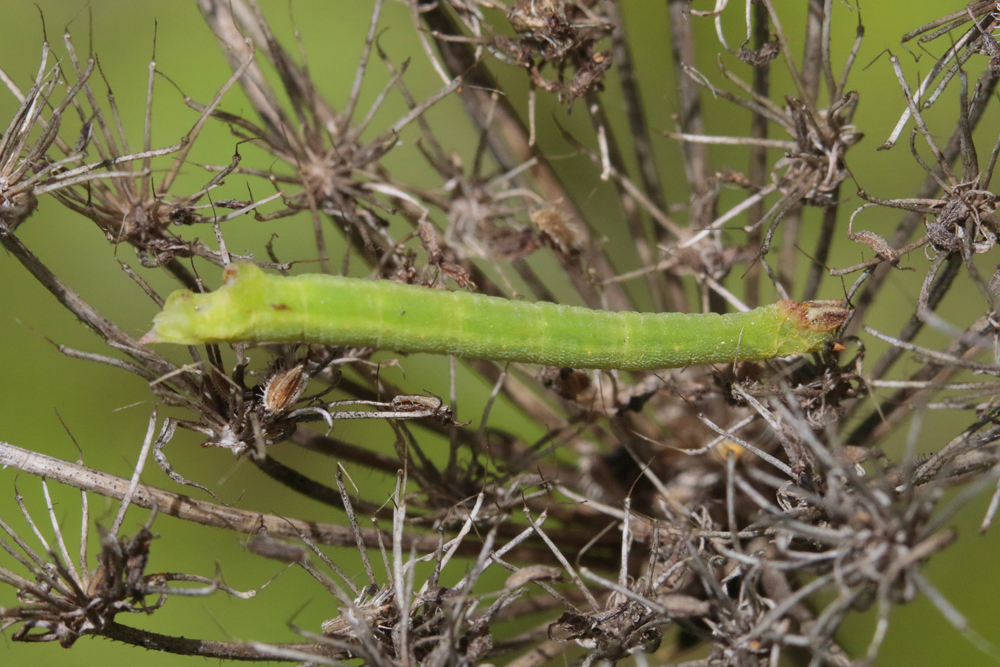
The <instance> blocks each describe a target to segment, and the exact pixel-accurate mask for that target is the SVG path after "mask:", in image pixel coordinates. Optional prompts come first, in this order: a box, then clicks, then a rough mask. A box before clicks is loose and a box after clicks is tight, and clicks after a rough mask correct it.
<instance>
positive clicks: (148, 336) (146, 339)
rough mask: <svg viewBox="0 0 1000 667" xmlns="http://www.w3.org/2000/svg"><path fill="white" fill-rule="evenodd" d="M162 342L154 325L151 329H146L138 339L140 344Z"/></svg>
mask: <svg viewBox="0 0 1000 667" xmlns="http://www.w3.org/2000/svg"><path fill="white" fill-rule="evenodd" d="M162 342H163V338H161V337H160V334H158V333H157V332H156V327H153V328H152V329H150V330H149V331H147V332H146V333H145V334H143V336H142V338H140V339H139V344H140V345H150V344H152V343H162Z"/></svg>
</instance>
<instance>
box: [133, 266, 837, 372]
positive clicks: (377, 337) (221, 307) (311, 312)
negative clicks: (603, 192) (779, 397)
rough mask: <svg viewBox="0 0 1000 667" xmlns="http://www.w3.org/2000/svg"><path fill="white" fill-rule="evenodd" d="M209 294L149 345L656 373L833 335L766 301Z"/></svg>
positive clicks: (255, 277) (187, 301) (161, 322)
mask: <svg viewBox="0 0 1000 667" xmlns="http://www.w3.org/2000/svg"><path fill="white" fill-rule="evenodd" d="M226 276H227V278H226V284H225V285H223V286H222V287H221V288H219V289H218V290H216V291H215V292H211V293H207V294H194V293H192V292H190V291H187V290H181V291H177V292H174V293H173V294H171V295H170V297H169V298H168V299H167V302H166V304H165V305H164V308H163V312H161V313H160V314H158V315H157V316H156V319H155V320H154V322H153V330H152V331H151V332H150V333H149V334H147V336H146V337H145V338H144V341H145V342H166V343H179V344H185V345H195V344H201V343H221V342H229V343H251V342H262V343H263V342H267V343H324V344H327V345H348V346H355V347H374V348H379V349H386V350H395V351H397V352H430V353H433V354H451V355H454V356H456V357H473V358H478V359H490V360H494V361H520V362H528V363H533V364H543V365H546V366H569V367H572V368H605V369H611V368H619V369H622V370H655V369H658V368H681V367H684V366H695V365H699V364H714V363H731V362H734V361H756V360H759V359H770V358H772V357H783V356H788V355H792V354H799V353H804V352H815V351H818V350H820V349H822V347H823V345H824V343H825V342H826V341H827V340H829V339H830V338H831V336H832V333H833V332H822V331H813V330H810V329H808V328H803V327H802V326H801V325H800V324H797V323H796V318H794V317H789V314H788V311H787V309H786V308H783V307H782V306H781V305H780V304H772V305H770V306H764V307H762V308H757V309H755V310H751V311H749V312H744V313H731V314H726V315H715V314H698V315H686V314H683V313H662V314H648V313H632V312H620V313H615V312H607V311H600V310H589V309H586V308H576V307H572V306H563V305H558V304H552V303H529V302H524V301H514V300H510V299H502V298H497V297H489V296H482V295H478V294H471V293H468V292H449V291H444V290H434V289H428V288H426V287H415V286H412V285H403V284H401V283H394V282H390V281H385V280H362V279H357V278H343V277H339V276H328V275H322V274H308V275H301V276H297V277H291V278H288V277H282V276H276V275H269V274H266V273H264V272H263V271H262V270H261V269H259V268H258V267H256V266H254V265H252V264H239V265H233V266H230V267H229V268H227V273H226Z"/></svg>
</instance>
